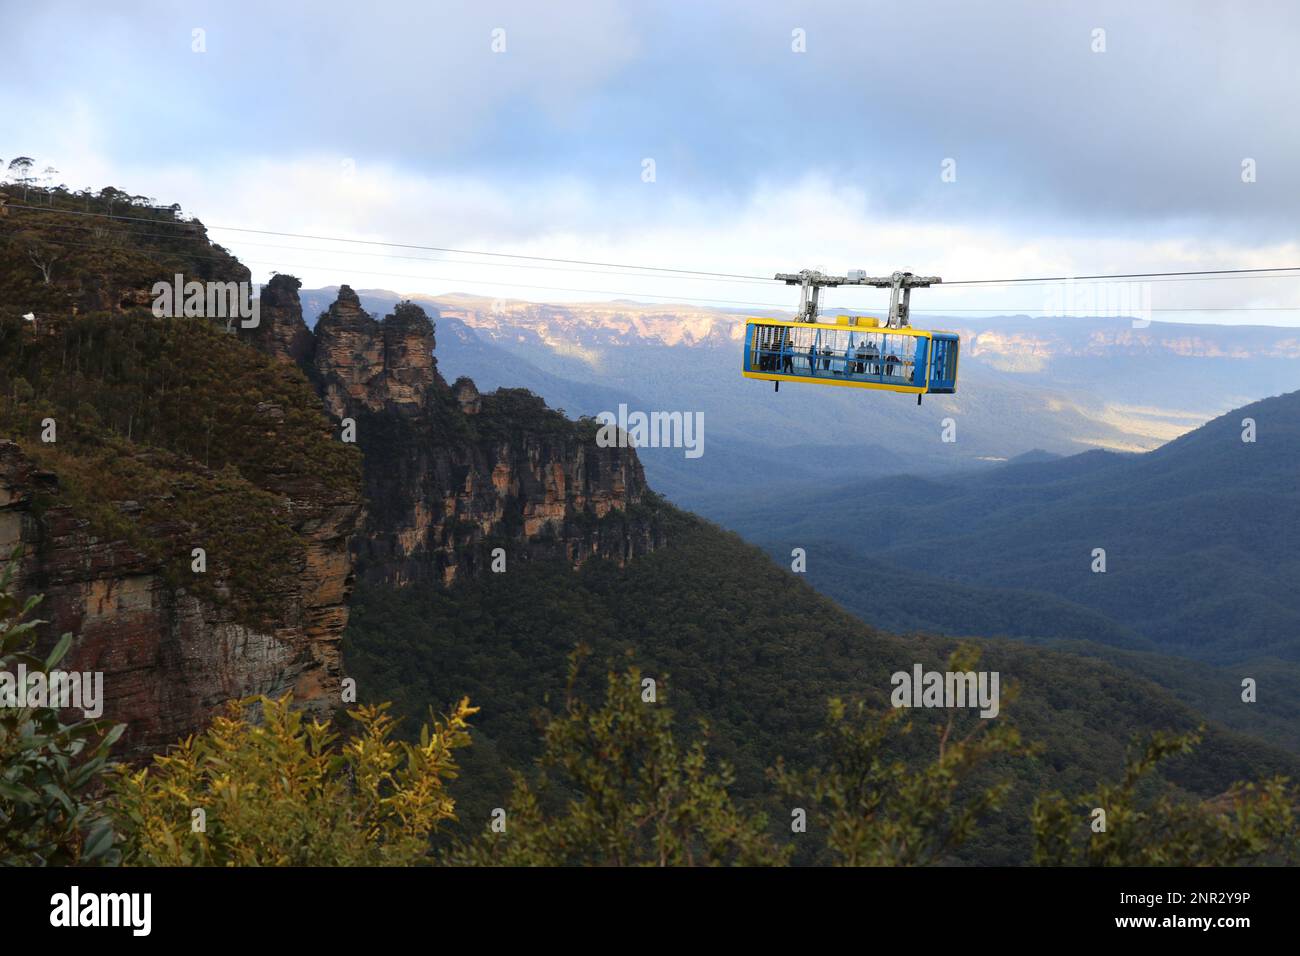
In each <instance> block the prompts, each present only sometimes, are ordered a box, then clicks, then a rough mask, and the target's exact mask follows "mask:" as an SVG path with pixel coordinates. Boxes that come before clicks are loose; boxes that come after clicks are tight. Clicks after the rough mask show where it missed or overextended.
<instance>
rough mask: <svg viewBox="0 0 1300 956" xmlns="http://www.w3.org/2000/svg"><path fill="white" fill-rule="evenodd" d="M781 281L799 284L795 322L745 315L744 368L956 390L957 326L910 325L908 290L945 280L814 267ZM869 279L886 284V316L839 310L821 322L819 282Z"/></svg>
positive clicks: (898, 388)
mask: <svg viewBox="0 0 1300 956" xmlns="http://www.w3.org/2000/svg"><path fill="white" fill-rule="evenodd" d="M776 278H777V279H779V280H781V281H783V282H785V284H786V285H797V286H799V312H798V314H797V315H796V316H795V318H794V320H793V321H786V320H784V319H765V318H750V319H748V320H746V324H745V355H744V363H743V366H742V369H741V374H743V375H744V376H745V378H757V379H763V380H765V381H769V382H773V383H774V384H775V387H776V389H777V390H780V388H781V383H782V382H811V383H813V384H815V385H845V386H849V387H850V388H876V389H885V390H887V391H891V392H904V393H906V394H909V395H915V396H916V403H917V404H918V405H919V404H921V396H922V395H925V394H926V393H927V392H934V393H948V394H950V393H952V392H955V391H957V350H958V345H959V340H958V336H957V334H956V333H955V332H938V331H933V332H932V331H928V330H925V329H914V328H912V327H911V325H910V324H909V321H908V318H909V311H910V307H911V298H912V290H913V289H923V288H926V287H928V286H931V285H936V284H938V283H940V282H942V281H943V280H942V279H940V278H939V277H938V276H915V275H912V273H910V272H895V273H894V274H893V275H890V276H885V277H873V276H868V275H867V274H866V273H865V272H863V271H861V270H855V271H853V272H850V273H849V274H848V275H846V276H828V275H824V274H822V273H821V272H818V271H816V270H813V269H804V270H802V271H801V272H798V273H787V272H782V273H777V275H776ZM841 285H869V286H874V287H876V288H878V289H889V290H890V295H889V316H888V318H886V319H885V321H884V324H883V325H882V324H881V320H880V319H876V318H872V317H870V316H851V315H841V316H837V317H836V320H835V322H834V323H831V322H825V321H818V315H817V300H818V297H819V293H820V292H821V290H822V289H823V288H833V287H835V286H841Z"/></svg>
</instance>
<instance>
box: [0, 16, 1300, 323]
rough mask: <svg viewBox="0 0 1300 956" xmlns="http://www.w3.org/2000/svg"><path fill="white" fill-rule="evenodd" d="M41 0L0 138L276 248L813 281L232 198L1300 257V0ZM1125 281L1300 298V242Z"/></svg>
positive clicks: (595, 232)
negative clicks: (1161, 277)
mask: <svg viewBox="0 0 1300 956" xmlns="http://www.w3.org/2000/svg"><path fill="white" fill-rule="evenodd" d="M6 28H7V30H8V31H9V33H10V35H9V37H8V40H9V42H8V43H7V51H8V53H9V60H10V62H9V64H8V67H7V70H6V73H7V77H6V80H5V82H4V84H3V86H0V115H3V116H4V118H5V119H4V123H3V129H0V157H2V158H3V159H4V160H5V161H6V162H7V161H8V160H9V159H10V158H12V157H13V156H15V155H19V154H24V155H29V156H32V157H34V158H35V159H36V161H37V167H38V168H42V167H44V166H46V165H53V166H54V167H56V168H57V169H58V170H59V171H60V173H59V176H58V179H59V181H61V182H65V183H67V184H68V185H70V186H73V187H78V188H79V187H82V186H96V187H98V186H102V185H106V184H112V185H115V186H118V187H120V188H123V189H127V190H128V191H130V192H132V193H140V194H145V195H148V196H152V197H157V199H158V200H159V201H160V202H162V203H164V204H165V203H171V202H179V203H181V205H182V206H183V208H184V209H185V211H186V212H188V213H191V214H194V215H198V216H199V217H200V218H202V219H203V220H204V221H205V222H206V223H208V224H209V225H210V226H211V227H213V235H214V238H216V239H217V240H218V241H220V242H222V243H223V244H224V245H226V246H228V247H229V248H231V249H232V250H233V251H235V252H236V254H238V255H239V256H240V257H241V259H243V260H244V261H245V262H246V263H248V264H249V266H250V268H252V269H253V272H254V275H255V277H256V278H258V279H259V280H264V279H265V278H266V277H267V276H268V275H269V274H270V272H271V271H272V270H274V271H281V272H292V273H295V274H297V275H299V276H301V277H302V278H303V280H304V282H305V283H306V284H307V285H308V286H317V285H330V284H337V283H339V282H348V283H350V284H352V285H353V286H355V287H358V288H376V287H382V288H389V289H394V290H397V291H402V292H428V293H434V294H437V293H442V292H448V291H465V292H473V293H479V294H483V295H489V296H494V297H512V298H526V299H534V300H552V301H560V300H592V299H606V298H638V299H642V300H644V301H663V302H668V301H673V300H678V301H682V300H686V301H692V302H698V303H702V304H717V305H735V306H737V307H743V306H747V305H750V304H765V305H767V304H775V305H781V304H787V303H789V304H792V302H793V298H792V296H791V294H790V290H787V289H786V288H784V287H782V286H778V285H774V284H772V283H760V282H748V281H737V280H731V281H722V280H717V279H713V280H706V279H686V278H680V277H674V276H671V275H665V274H653V273H645V272H639V273H638V272H636V271H633V270H627V269H622V268H610V269H597V268H592V267H584V266H581V265H574V264H570V265H567V266H557V265H556V264H550V265H546V264H542V263H536V262H532V263H528V262H524V261H522V260H521V261H519V262H518V263H517V264H515V265H509V264H507V263H508V262H509V260H505V261H503V260H501V259H500V258H494V257H488V256H476V255H468V254H464V253H460V252H456V253H440V252H435V251H432V250H428V249H420V248H394V247H385V246H379V245H370V246H367V245H360V244H355V243H342V242H327V241H318V240H308V239H302V238H296V237H289V236H272V235H265V234H260V233H256V232H237V231H233V230H229V229H225V230H223V229H218V228H216V227H242V228H244V229H248V230H268V231H272V232H280V233H298V234H310V235H318V236H330V237H343V238H350V239H367V240H372V241H376V242H381V241H382V242H392V243H405V244H409V245H411V246H437V247H443V248H451V249H458V250H476V251H486V252H509V253H519V254H525V255H534V256H550V257H558V258H567V259H581V260H596V261H600V262H610V263H628V264H635V265H655V266H663V267H672V268H679V269H696V270H704V271H711V272H724V273H734V274H738V275H745V276H749V275H758V276H764V275H770V274H771V273H773V272H776V271H795V270H798V269H799V268H802V267H817V268H823V269H826V270H834V271H843V270H845V269H852V268H863V269H866V270H868V271H869V272H872V273H888V272H891V271H893V270H894V269H904V270H910V271H913V272H918V273H927V274H937V275H941V276H943V277H944V278H945V279H948V280H962V279H986V278H1004V277H1021V276H1041V275H1046V276H1057V275H1079V274H1093V273H1113V272H1122V273H1130V272H1151V271H1165V270H1194V269H1217V268H1262V267H1272V266H1296V265H1300V231H1298V229H1297V224H1298V223H1300V56H1297V54H1296V51H1297V49H1298V48H1300V5H1296V4H1293V3H1284V2H1276V3H1270V2H1263V0H1260V2H1250V3H1246V4H1242V3H1230V2H1213V0H1193V2H1188V0H1181V2H1169V3H1161V2H1143V3H1141V4H1134V3H1096V2H1090V3H1082V2H1079V3H1072V2H1044V0H1032V2H1030V0H1026V2H1019V0H1003V2H997V3H990V4H983V3H980V4H976V3H970V2H933V3H930V2H925V0H918V2H908V3H890V4H864V3H847V2H846V3H840V2H834V0H825V2H817V3H802V4H801V3H778V2H754V0H747V2H739V0H738V2H718V3H709V2H678V3H652V4H647V3H634V2H595V0H588V2H583V0H566V2H563V3H560V2H556V3H537V2H522V3H494V2H491V0H475V2H463V3H462V2H454V3H451V2H438V0H419V2H394V0H376V2H374V3H371V4H356V3H343V2H334V0H312V2H300V3H268V2H265V0H261V2H257V3H251V2H243V0H218V2H211V3H196V2H176V0H172V2H156V3H155V2H143V0H136V2H123V3H102V2H98V0H86V2H82V3H64V2H59V0H43V2H41V3H34V4H30V5H27V6H26V7H24V8H23V9H22V11H21V16H13V17H10V18H8V19H7V27H6ZM1247 167H1249V169H1251V170H1253V177H1252V176H1245V177H1243V170H1244V169H1246V168H1247ZM651 171H652V172H653V176H651V175H650V172H651ZM945 173H946V175H945ZM1243 178H1246V179H1250V178H1253V179H1254V181H1253V182H1247V181H1243ZM923 295H924V298H922V294H918V297H917V299H916V300H915V302H916V305H915V308H916V310H917V311H923V310H930V309H933V310H934V311H947V312H953V313H956V312H959V311H962V310H966V311H964V312H963V314H967V315H972V316H975V315H979V314H981V312H980V311H978V310H989V311H1002V310H1007V311H1041V310H1043V309H1051V308H1056V307H1057V305H1058V303H1060V302H1061V301H1062V295H1061V292H1060V290H1059V289H1057V288H1051V287H1039V286H1027V287H1019V288H992V289H989V288H978V289H971V288H957V287H954V288H950V289H937V290H933V291H930V292H926V293H924V294H923ZM1143 295H1149V299H1144V298H1143ZM1107 296H1109V297H1110V298H1111V299H1112V300H1114V299H1116V298H1118V299H1123V298H1124V297H1126V296H1128V297H1129V298H1132V299H1133V300H1134V301H1139V302H1142V301H1146V302H1148V303H1149V305H1150V307H1151V308H1152V309H1153V310H1154V315H1153V317H1154V318H1156V319H1157V320H1160V319H1165V320H1187V319H1191V320H1210V321H1221V322H1238V323H1242V322H1249V323H1252V324H1289V325H1300V279H1297V278H1287V279H1252V280H1221V279H1214V280H1202V281H1179V282H1156V283H1152V284H1151V285H1150V286H1149V287H1147V289H1146V290H1145V291H1144V293H1134V292H1133V291H1132V290H1128V289H1119V290H1118V291H1116V290H1114V289H1112V290H1110V291H1109V292H1102V293H1099V294H1098V295H1097V297H1096V298H1097V299H1098V300H1099V301H1103V302H1104V301H1105V300H1106V299H1107ZM880 301H881V294H880V293H874V292H868V291H866V290H852V291H838V292H834V293H831V294H830V295H829V296H828V299H827V302H828V304H831V305H846V306H857V307H873V306H877V305H879V304H880ZM1074 301H1079V299H1078V297H1077V296H1076V298H1075V300H1074ZM1223 310H1239V311H1223ZM1287 310H1290V311H1287Z"/></svg>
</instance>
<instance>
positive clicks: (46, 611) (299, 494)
mask: <svg viewBox="0 0 1300 956" xmlns="http://www.w3.org/2000/svg"><path fill="white" fill-rule="evenodd" d="M279 491H280V493H281V494H282V495H283V498H282V504H283V511H284V513H285V515H286V516H289V520H290V521H291V523H292V526H293V529H294V531H295V532H297V534H298V535H299V536H300V539H301V541H302V543H303V547H302V549H301V553H300V556H299V558H298V560H297V562H296V567H295V568H294V569H293V573H292V574H289V575H286V576H284V577H283V578H281V579H279V580H277V581H275V582H273V584H272V585H271V587H272V589H273V594H274V605H275V607H276V615H275V617H276V619H275V620H274V621H273V622H272V623H271V624H270V625H269V626H261V627H257V626H251V625H250V624H248V623H247V622H245V621H243V620H241V619H240V616H239V615H237V614H236V613H234V612H233V610H232V609H231V608H230V607H228V606H225V605H224V604H222V603H221V602H218V601H213V600H208V599H204V598H201V597H199V596H197V595H195V594H193V593H188V592H187V591H186V590H185V589H184V588H177V587H174V586H173V584H172V583H170V582H169V581H168V579H167V576H166V574H165V571H164V568H163V566H162V564H161V563H160V562H159V561H158V560H157V559H156V558H153V557H150V556H148V555H146V554H145V553H143V552H142V551H140V550H137V549H135V548H133V547H131V546H130V545H129V544H127V543H126V542H125V541H124V540H122V539H112V540H110V539H107V538H105V537H102V536H100V535H97V534H96V533H95V532H94V531H93V530H92V527H91V524H90V522H88V521H87V520H86V519H85V518H83V517H81V516H79V515H78V514H77V513H76V511H75V510H74V509H73V508H72V507H69V506H68V505H67V504H65V503H63V502H62V500H61V495H60V489H59V481H58V478H57V477H56V476H55V475H54V474H53V473H51V472H48V471H43V470H41V469H40V468H38V467H37V466H36V465H35V464H34V463H33V462H32V461H31V459H30V458H29V457H28V456H27V455H25V454H24V453H23V452H22V451H21V450H20V448H19V446H18V445H16V444H15V443H13V442H11V441H4V440H0V553H3V554H4V555H6V556H8V555H10V554H12V553H13V551H14V548H15V547H16V546H17V547H19V548H20V564H19V575H18V581H17V583H18V587H19V589H20V591H21V592H22V593H26V594H44V596H45V597H44V601H43V603H42V604H41V605H40V606H39V609H38V612H37V616H38V617H39V618H41V619H43V620H46V621H49V622H50V624H49V625H48V627H47V628H46V629H45V631H46V633H45V637H44V638H43V640H42V644H45V645H48V644H52V643H53V641H54V640H55V639H57V635H59V634H62V633H64V632H71V633H72V634H73V635H75V641H74V644H73V648H72V651H71V652H70V654H69V656H68V657H67V658H66V659H65V660H64V662H63V664H62V665H61V667H62V668H63V669H65V670H76V671H90V672H96V671H97V672H102V674H103V680H104V684H103V687H104V713H103V717H104V719H106V720H108V721H113V722H117V721H124V722H126V724H127V726H128V730H127V735H126V737H125V738H124V749H125V752H126V754H127V755H128V756H141V755H143V754H146V753H148V752H151V751H156V750H161V749H163V748H164V747H166V746H167V745H168V744H171V743H174V742H175V741H176V740H178V739H179V738H181V737H183V736H185V735H187V734H190V733H193V732H194V731H195V730H197V729H199V728H201V727H202V726H204V725H205V724H206V723H207V721H208V720H209V719H210V717H211V716H212V715H213V714H214V712H216V711H217V710H219V709H220V707H221V705H222V704H223V703H224V702H225V701H226V700H229V699H230V698H232V697H242V696H246V695H250V694H268V695H272V696H279V695H281V694H284V693H285V692H287V691H292V692H293V694H294V698H295V700H297V701H299V702H300V703H301V704H302V705H303V706H305V707H306V708H307V709H309V710H311V711H314V712H317V713H320V714H326V713H328V712H329V711H331V710H332V709H333V708H335V707H337V706H338V703H339V700H340V694H339V682H340V678H341V671H342V669H341V664H340V655H339V645H340V642H341V639H342V635H343V629H344V627H346V625H347V603H346V600H347V595H348V593H349V590H350V583H351V561H350V557H349V553H348V540H349V538H350V536H351V535H352V533H353V532H354V530H355V529H356V527H357V525H358V522H359V519H360V512H361V507H360V502H359V500H357V499H356V498H353V499H352V500H346V499H345V500H339V499H338V498H337V496H335V497H334V498H333V499H332V500H330V499H329V498H328V497H325V496H322V495H321V494H320V489H319V488H318V487H316V486H315V484H314V483H313V482H310V481H307V482H302V481H294V480H286V481H285V483H284V486H283V487H282V488H281V489H279ZM116 507H118V508H119V509H120V510H121V511H122V512H123V514H124V515H126V516H127V517H130V518H134V517H137V516H138V515H139V512H140V511H141V507H140V503H139V502H131V501H124V502H117V503H116ZM146 531H147V533H148V534H149V535H150V537H151V538H153V539H154V540H162V541H165V542H167V548H168V549H170V550H179V549H185V551H186V552H188V545H189V543H190V541H189V538H188V537H187V535H188V529H187V528H186V527H185V526H184V524H183V523H180V522H176V523H173V524H171V525H157V524H155V525H152V526H150V527H148V528H147V529H146ZM210 572H211V573H214V574H218V575H219V574H220V569H219V568H216V567H214V568H211V569H210Z"/></svg>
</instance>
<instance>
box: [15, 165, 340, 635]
mask: <svg viewBox="0 0 1300 956" xmlns="http://www.w3.org/2000/svg"><path fill="white" fill-rule="evenodd" d="M39 192H40V191H38V190H32V191H31V198H30V200H29V202H32V203H37V204H42V205H44V204H46V203H47V202H48V207H47V209H46V210H42V211H41V212H39V213H32V212H29V211H25V210H12V211H11V212H10V215H9V216H7V217H6V218H5V219H3V220H0V435H2V436H4V437H6V438H11V439H12V440H14V441H16V442H18V444H19V445H20V446H21V448H22V450H23V451H24V452H25V453H26V454H27V455H29V456H30V457H31V458H32V459H34V460H35V461H36V462H37V463H38V464H39V465H41V466H42V467H44V468H46V469H48V470H50V471H52V472H54V473H55V474H56V475H57V476H58V478H59V486H60V490H59V493H58V496H57V499H51V500H47V501H42V502H38V506H39V507H48V506H50V505H54V504H66V505H69V506H70V507H71V508H72V509H73V512H74V514H76V515H77V516H79V517H81V518H84V519H86V520H87V521H88V522H89V524H90V531H91V533H92V534H94V535H95V536H97V537H99V538H101V539H104V540H123V541H125V542H127V543H128V544H130V545H131V546H132V547H134V548H136V549H138V550H139V551H141V552H143V553H145V554H146V555H149V556H150V557H151V558H153V559H154V560H156V561H158V562H159V563H160V564H161V565H162V566H163V569H164V572H165V574H166V576H167V578H168V580H169V581H170V582H171V583H172V584H173V585H175V586H184V587H186V588H187V589H190V590H193V591H195V592H196V593H199V594H202V595H204V596H206V597H208V598H211V599H213V600H219V601H224V602H227V603H229V605H230V606H231V608H232V609H233V611H234V612H235V613H236V615H237V617H238V618H239V619H241V620H243V621H244V622H245V623H249V624H254V625H267V624H270V623H271V622H272V621H273V620H274V613H275V611H276V601H277V599H278V595H279V594H281V593H282V592H283V590H284V589H285V583H286V580H287V578H288V576H289V575H290V574H291V572H292V571H293V569H294V568H295V567H296V566H297V565H298V564H300V563H301V554H302V540H301V538H300V536H299V535H298V533H297V532H296V531H295V529H294V526H293V522H294V520H296V519H295V517H294V516H293V515H291V514H290V511H289V508H288V507H287V501H288V500H289V499H291V498H292V499H295V500H299V501H302V500H306V499H310V500H314V501H316V502H320V503H330V502H334V501H351V500H355V498H356V496H357V494H358V491H359V488H360V480H361V479H360V455H359V453H358V452H357V450H356V448H355V447H353V446H350V445H346V444H344V443H342V442H340V441H339V440H338V438H337V436H336V435H335V434H334V433H333V432H332V430H331V427H330V424H329V422H328V420H327V419H326V417H325V415H324V413H323V412H322V410H321V407H320V402H319V400H318V399H317V397H316V395H315V393H314V392H313V390H312V388H311V386H310V384H309V383H308V381H307V379H306V377H305V376H304V375H303V374H302V373H301V372H300V371H299V370H298V369H296V368H291V367H289V366H285V365H282V364H279V363H277V362H274V361H272V360H271V359H269V358H267V357H266V356H264V355H262V354H261V353H259V352H257V351H256V350H254V349H253V348H251V347H250V346H248V345H246V344H244V343H242V342H240V341H239V340H238V339H237V338H236V337H235V336H233V335H229V334H227V333H225V332H224V331H223V330H222V328H221V327H220V326H219V325H217V324H214V323H212V322H210V321H207V320H203V319H192V318H156V317H154V316H153V314H152V313H151V312H150V311H149V310H148V309H147V308H145V307H144V305H145V304H147V302H148V300H147V299H144V300H142V299H141V298H140V293H141V292H142V291H143V292H146V293H147V290H149V289H150V287H151V286H152V284H153V283H154V282H156V281H168V282H170V281H171V279H172V277H173V273H175V272H182V273H184V274H185V276H186V277H187V279H189V278H197V279H206V278H212V279H216V280H221V281H233V280H236V279H243V278H246V277H247V271H246V270H245V269H244V268H243V267H242V266H240V265H239V264H238V263H237V262H235V260H234V259H233V258H231V257H230V256H229V255H227V254H225V253H224V251H223V250H220V249H219V248H218V247H215V246H212V245H211V244H210V243H209V242H208V241H207V240H206V238H205V237H204V235H203V233H202V230H201V229H199V228H198V227H197V225H196V224H193V223H182V222H181V221H180V220H179V219H178V218H177V214H176V211H175V210H174V209H158V208H156V207H152V206H146V205H142V204H141V203H139V202H136V203H134V204H133V203H130V202H127V201H126V200H125V199H124V198H123V197H122V196H121V195H120V194H117V193H116V191H114V190H111V189H110V190H104V191H102V192H101V193H100V194H98V195H97V196H92V195H89V194H85V195H83V194H76V195H74V194H71V193H67V192H66V191H58V190H55V191H53V192H49V193H45V194H42V195H40V196H39V198H37V197H38V193H39ZM82 209H84V210H86V211H99V212H104V211H109V210H110V209H111V210H112V211H114V212H115V213H116V214H124V215H130V216H138V217H140V218H143V219H144V220H146V221H145V222H143V223H137V222H119V221H116V220H103V219H82V218H79V217H76V216H74V215H72V213H73V212H75V211H78V210H82ZM88 222H89V223H94V224H96V228H97V229H100V230H101V231H102V233H103V234H102V235H99V236H98V237H94V236H90V237H88V236H84V235H81V234H80V233H79V232H76V230H84V229H85V228H86V224H87V223H88ZM162 222H171V223H178V224H181V225H183V226H184V227H185V228H183V229H175V230H172V231H170V232H169V231H166V230H163V231H162V232H161V233H160V232H159V229H158V227H157V226H156V225H154V224H155V223H162ZM150 229H152V230H153V231H152V232H150V231H149V230H150ZM173 233H174V234H173ZM158 235H161V236H162V238H157V236H158ZM74 236H76V237H79V238H76V239H75V240H74V238H72V237H74ZM83 240H84V241H85V242H87V243H89V245H85V244H82V243H83ZM92 240H93V241H92ZM74 241H75V242H76V243H78V244H76V245H66V243H72V242H74ZM33 249H35V250H37V251H39V250H42V249H45V250H47V251H49V252H50V254H51V255H55V254H57V255H58V259H57V262H58V264H59V268H58V269H57V270H56V271H54V272H53V273H52V275H51V279H50V283H49V284H48V286H47V285H46V284H45V283H44V282H40V283H39V284H40V285H41V286H42V290H41V292H40V294H35V293H34V292H33V289H32V281H33V280H32V276H33V274H34V273H35V274H37V278H38V279H39V278H40V270H39V269H37V268H36V267H35V266H34V265H33V263H32V261H31V256H30V253H31V252H32V250H33ZM56 250H63V251H59V252H56ZM124 297H125V301H126V305H125V307H124V308H122V309H121V310H120V311H119V310H118V307H119V306H121V305H122V304H123V299H124ZM29 312H30V313H31V314H33V315H34V316H35V319H34V321H31V320H26V319H24V318H23V317H22V314H26V313H29ZM74 313H75V314H74ZM47 420H53V423H54V432H53V435H54V438H55V441H53V442H50V441H47V440H43V439H44V438H46V437H48V435H49V432H48V429H47ZM194 547H202V548H203V549H204V550H205V551H206V553H207V560H208V563H209V567H208V570H207V572H206V573H205V574H194V573H192V571H191V550H192V548H194ZM223 584H225V585H228V587H222V585H223Z"/></svg>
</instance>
